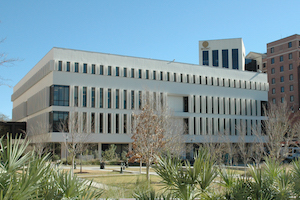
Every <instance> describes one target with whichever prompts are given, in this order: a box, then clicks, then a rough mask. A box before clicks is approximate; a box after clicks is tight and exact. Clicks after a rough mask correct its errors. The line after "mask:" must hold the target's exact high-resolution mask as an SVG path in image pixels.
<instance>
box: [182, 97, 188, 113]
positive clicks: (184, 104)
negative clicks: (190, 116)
mask: <svg viewBox="0 0 300 200" xmlns="http://www.w3.org/2000/svg"><path fill="white" fill-rule="evenodd" d="M183 112H189V98H188V97H183Z"/></svg>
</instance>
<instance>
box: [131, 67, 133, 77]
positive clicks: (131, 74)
mask: <svg viewBox="0 0 300 200" xmlns="http://www.w3.org/2000/svg"><path fill="white" fill-rule="evenodd" d="M131 78H134V69H133V68H131Z"/></svg>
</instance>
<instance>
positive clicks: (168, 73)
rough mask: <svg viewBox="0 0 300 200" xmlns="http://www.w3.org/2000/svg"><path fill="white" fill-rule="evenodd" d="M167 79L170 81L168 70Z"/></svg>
mask: <svg viewBox="0 0 300 200" xmlns="http://www.w3.org/2000/svg"><path fill="white" fill-rule="evenodd" d="M167 81H170V72H167Z"/></svg>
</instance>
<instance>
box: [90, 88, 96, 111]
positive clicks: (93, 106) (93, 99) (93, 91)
mask: <svg viewBox="0 0 300 200" xmlns="http://www.w3.org/2000/svg"><path fill="white" fill-rule="evenodd" d="M91 100H92V108H95V88H94V87H93V88H92V93H91Z"/></svg>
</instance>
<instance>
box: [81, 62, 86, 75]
mask: <svg viewBox="0 0 300 200" xmlns="http://www.w3.org/2000/svg"><path fill="white" fill-rule="evenodd" d="M82 72H83V73H87V64H86V63H83V70H82Z"/></svg>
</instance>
